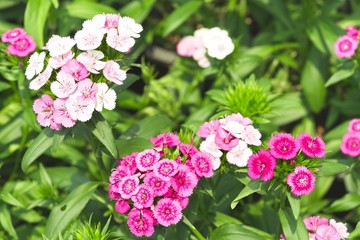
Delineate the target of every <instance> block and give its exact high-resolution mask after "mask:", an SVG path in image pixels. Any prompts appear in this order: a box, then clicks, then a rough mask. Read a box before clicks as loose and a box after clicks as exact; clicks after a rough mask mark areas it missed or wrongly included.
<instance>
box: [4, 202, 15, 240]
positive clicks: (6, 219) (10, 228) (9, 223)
mask: <svg viewBox="0 0 360 240" xmlns="http://www.w3.org/2000/svg"><path fill="white" fill-rule="evenodd" d="M0 224H1V226H2V227H3V229H4V230H5V231H7V232H8V233H9V234H10V236H11V237H13V238H14V239H18V236H17V234H16V231H15V229H14V226H13V224H12V220H11V215H10V212H9V210H8V209H7V208H6V206H5V204H0Z"/></svg>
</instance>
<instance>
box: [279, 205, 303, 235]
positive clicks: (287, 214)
mask: <svg viewBox="0 0 360 240" xmlns="http://www.w3.org/2000/svg"><path fill="white" fill-rule="evenodd" d="M279 219H280V223H281V226H282V229H283V232H284V234H285V236H286V239H291V240H304V239H308V231H307V230H306V228H305V225H304V222H303V219H302V218H301V217H299V218H298V219H297V220H296V219H295V218H294V215H293V213H292V211H291V209H290V208H289V207H286V208H285V209H281V208H280V209H279Z"/></svg>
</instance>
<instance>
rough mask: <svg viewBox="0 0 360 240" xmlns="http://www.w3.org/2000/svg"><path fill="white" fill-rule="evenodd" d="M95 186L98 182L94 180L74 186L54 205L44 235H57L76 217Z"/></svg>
mask: <svg viewBox="0 0 360 240" xmlns="http://www.w3.org/2000/svg"><path fill="white" fill-rule="evenodd" d="M97 186H98V183H95V182H87V183H84V184H82V185H80V186H78V187H77V188H75V189H74V190H73V191H72V192H71V193H70V194H69V195H68V196H67V197H66V198H65V199H64V201H63V202H61V203H60V204H58V205H57V206H55V207H54V208H53V209H52V210H51V213H50V216H49V219H48V220H47V222H46V226H45V232H44V234H45V236H46V237H48V238H50V239H51V238H52V237H55V236H58V234H59V233H61V231H62V230H64V229H65V228H66V227H67V226H68V225H69V223H70V222H71V221H72V220H73V219H75V218H78V217H79V214H80V213H81V211H82V210H83V209H84V207H85V206H86V204H87V203H88V201H89V200H90V198H91V196H92V195H93V193H94V191H95V190H96V188H97Z"/></svg>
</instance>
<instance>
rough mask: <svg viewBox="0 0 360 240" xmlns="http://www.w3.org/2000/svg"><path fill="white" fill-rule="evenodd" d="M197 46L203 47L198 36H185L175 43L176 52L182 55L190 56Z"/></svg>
mask: <svg viewBox="0 0 360 240" xmlns="http://www.w3.org/2000/svg"><path fill="white" fill-rule="evenodd" d="M199 48H204V46H203V43H202V41H201V39H200V38H198V37H194V36H185V37H183V38H182V39H181V40H180V41H179V42H178V44H177V45H176V52H177V54H178V55H180V56H183V57H192V56H193V55H194V52H195V51H196V50H197V49H199ZM204 56H205V54H204Z"/></svg>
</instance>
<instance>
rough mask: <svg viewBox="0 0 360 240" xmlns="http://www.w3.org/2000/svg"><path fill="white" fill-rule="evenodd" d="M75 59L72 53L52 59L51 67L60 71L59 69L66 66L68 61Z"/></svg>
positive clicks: (50, 61)
mask: <svg viewBox="0 0 360 240" xmlns="http://www.w3.org/2000/svg"><path fill="white" fill-rule="evenodd" d="M73 57H74V53H73V52H72V51H69V52H67V53H65V54H63V55H60V56H57V57H51V58H50V59H49V65H50V66H51V67H52V68H53V69H58V68H61V67H62V66H64V65H65V64H66V63H67V61H69V60H70V59H72V58H73Z"/></svg>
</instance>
